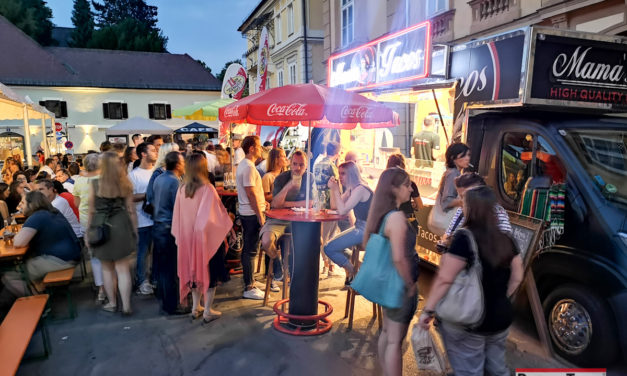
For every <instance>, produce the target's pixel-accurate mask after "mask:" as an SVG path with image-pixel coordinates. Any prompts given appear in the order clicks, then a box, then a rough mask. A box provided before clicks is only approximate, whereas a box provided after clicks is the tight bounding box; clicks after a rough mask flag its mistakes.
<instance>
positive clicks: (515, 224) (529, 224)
mask: <svg viewBox="0 0 627 376" xmlns="http://www.w3.org/2000/svg"><path fill="white" fill-rule="evenodd" d="M507 214H509V222H510V224H511V225H512V237H513V238H514V240H515V241H516V244H517V245H518V250H519V251H520V256H521V257H522V259H523V261H524V264H525V265H527V263H528V262H529V259H530V258H531V256H532V255H533V251H534V250H535V247H536V244H537V243H538V238H539V237H540V233H541V231H542V227H543V226H544V221H542V220H540V219H537V218H532V217H528V216H526V215H522V214H518V213H514V212H510V211H508V212H507Z"/></svg>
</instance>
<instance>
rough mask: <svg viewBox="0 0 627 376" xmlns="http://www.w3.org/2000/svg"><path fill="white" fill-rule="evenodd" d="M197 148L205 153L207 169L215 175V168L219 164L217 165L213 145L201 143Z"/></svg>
mask: <svg viewBox="0 0 627 376" xmlns="http://www.w3.org/2000/svg"><path fill="white" fill-rule="evenodd" d="M198 148H199V149H200V150H202V152H203V153H205V157H207V169H208V170H209V172H211V173H212V174H214V175H215V173H216V167H217V166H219V165H220V163H218V157H216V153H215V149H214V147H213V143H207V142H201V143H200V144H198Z"/></svg>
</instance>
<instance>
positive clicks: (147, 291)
mask: <svg viewBox="0 0 627 376" xmlns="http://www.w3.org/2000/svg"><path fill="white" fill-rule="evenodd" d="M154 292H155V291H154V290H153V288H152V285H151V284H150V282H148V281H144V282H142V284H141V285H140V286H139V289H137V293H138V294H139V295H152V294H154Z"/></svg>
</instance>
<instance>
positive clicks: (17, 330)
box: [0, 294, 49, 376]
mask: <svg viewBox="0 0 627 376" xmlns="http://www.w3.org/2000/svg"><path fill="white" fill-rule="evenodd" d="M47 301H48V295H45V294H43V295H34V296H28V297H24V298H19V299H18V300H16V301H15V303H13V306H12V307H11V310H10V311H9V313H8V314H7V316H6V317H5V319H4V321H3V322H2V325H0V364H1V365H2V366H0V376H5V375H15V373H16V372H17V369H18V367H19V365H20V362H21V360H22V357H23V356H24V353H25V352H26V348H27V347H28V344H29V343H30V340H31V337H32V336H33V334H34V333H35V329H36V328H37V326H38V323H39V322H42V328H41V336H42V339H43V344H44V357H47V356H48V353H49V346H48V336H47V333H46V328H45V327H44V326H43V320H41V315H42V313H43V312H44V308H45V307H46V303H47Z"/></svg>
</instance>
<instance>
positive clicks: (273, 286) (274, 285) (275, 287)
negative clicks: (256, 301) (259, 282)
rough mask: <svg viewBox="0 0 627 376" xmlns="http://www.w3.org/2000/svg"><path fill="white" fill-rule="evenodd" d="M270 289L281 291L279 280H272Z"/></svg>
mask: <svg viewBox="0 0 627 376" xmlns="http://www.w3.org/2000/svg"><path fill="white" fill-rule="evenodd" d="M270 291H272V292H279V291H281V288H280V287H279V282H278V281H277V280H276V279H273V280H272V283H271V284H270Z"/></svg>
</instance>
